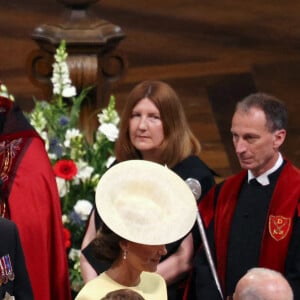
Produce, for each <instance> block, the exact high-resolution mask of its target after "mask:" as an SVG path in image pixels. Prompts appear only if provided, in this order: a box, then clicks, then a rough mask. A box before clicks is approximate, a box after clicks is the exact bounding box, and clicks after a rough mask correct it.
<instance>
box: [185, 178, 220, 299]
mask: <svg viewBox="0 0 300 300" xmlns="http://www.w3.org/2000/svg"><path fill="white" fill-rule="evenodd" d="M185 182H186V183H187V184H188V186H189V187H190V189H191V190H192V193H193V194H194V196H195V199H196V201H197V200H198V199H199V198H200V195H201V192H202V189H201V184H200V182H199V181H198V180H197V179H194V178H188V179H187V180H186V181H185ZM197 224H198V228H199V232H200V236H201V239H202V242H203V246H204V251H205V255H206V258H207V261H208V264H209V268H210V271H211V273H212V276H213V278H214V281H215V284H216V286H217V289H218V291H219V294H220V296H221V298H222V300H224V296H223V293H222V288H221V284H220V281H219V278H218V274H217V271H216V267H215V264H214V260H213V258H212V254H211V251H210V248H209V244H208V241H207V237H206V232H205V228H204V225H203V221H202V218H201V215H200V212H199V210H198V209H197Z"/></svg>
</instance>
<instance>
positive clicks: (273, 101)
mask: <svg viewBox="0 0 300 300" xmlns="http://www.w3.org/2000/svg"><path fill="white" fill-rule="evenodd" d="M253 107H256V108H258V109H261V110H262V111H263V112H264V113H265V116H266V127H267V128H268V130H269V131H270V132H274V131H276V130H280V129H286V128H287V119H288V112H287V108H286V105H285V103H284V102H282V101H281V100H279V99H277V98H275V97H274V96H271V95H268V94H265V93H255V94H250V95H249V96H247V97H246V98H244V99H243V100H242V101H240V102H238V103H237V105H236V111H237V110H240V111H244V112H248V111H249V110H250V109H251V108H253Z"/></svg>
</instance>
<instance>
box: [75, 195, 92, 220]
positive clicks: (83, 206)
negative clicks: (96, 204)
mask: <svg viewBox="0 0 300 300" xmlns="http://www.w3.org/2000/svg"><path fill="white" fill-rule="evenodd" d="M92 209H93V205H92V203H91V202H90V201H88V200H84V199H82V200H78V201H77V202H76V204H75V205H74V211H75V212H76V213H77V214H78V215H79V217H80V219H81V220H82V221H86V220H87V219H88V217H89V215H90V213H91V211H92Z"/></svg>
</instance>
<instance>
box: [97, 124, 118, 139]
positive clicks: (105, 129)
mask: <svg viewBox="0 0 300 300" xmlns="http://www.w3.org/2000/svg"><path fill="white" fill-rule="evenodd" d="M98 130H99V131H100V132H101V133H103V134H104V135H105V136H106V137H107V139H108V140H109V141H111V142H114V141H115V140H116V139H117V138H118V136H119V129H118V127H117V126H116V125H115V124H112V123H109V124H106V123H104V124H102V125H100V126H99V127H98Z"/></svg>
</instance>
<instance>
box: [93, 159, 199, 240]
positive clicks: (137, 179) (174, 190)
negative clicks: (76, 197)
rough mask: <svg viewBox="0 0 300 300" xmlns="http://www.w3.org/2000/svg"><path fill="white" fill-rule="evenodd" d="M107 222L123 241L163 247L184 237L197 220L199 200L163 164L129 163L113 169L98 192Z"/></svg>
mask: <svg viewBox="0 0 300 300" xmlns="http://www.w3.org/2000/svg"><path fill="white" fill-rule="evenodd" d="M96 207H97V210H98V212H99V215H100V217H101V219H102V220H103V222H104V223H105V224H106V225H107V226H108V227H109V228H110V229H111V230H112V231H113V232H115V233H116V234H118V235H119V236H121V237H122V238H124V239H126V240H129V241H132V242H136V243H140V244H146V245H163V244H168V243H171V242H174V241H176V240H179V239H180V238H182V237H184V236H185V235H186V234H187V233H188V232H189V231H190V230H191V228H192V227H193V225H194V223H195V220H196V212H197V206H196V200H195V198H194V195H193V193H192V191H191V190H190V188H189V187H188V185H187V184H186V183H185V182H184V181H183V180H182V179H181V178H180V177H179V176H178V175H177V174H176V173H174V172H173V171H171V170H170V169H168V168H167V167H164V166H162V165H160V164H157V163H153V162H149V161H144V160H129V161H125V162H121V163H118V164H116V165H115V166H113V167H112V168H110V169H109V170H108V171H107V172H106V173H105V174H104V175H103V176H102V177H101V179H100V181H99V184H98V186H97V189H96Z"/></svg>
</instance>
